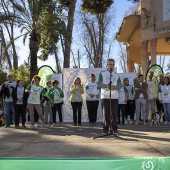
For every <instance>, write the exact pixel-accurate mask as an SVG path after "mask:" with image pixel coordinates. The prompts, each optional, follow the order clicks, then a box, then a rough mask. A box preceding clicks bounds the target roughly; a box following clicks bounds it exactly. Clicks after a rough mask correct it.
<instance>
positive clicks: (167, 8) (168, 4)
mask: <svg viewBox="0 0 170 170" xmlns="http://www.w3.org/2000/svg"><path fill="white" fill-rule="evenodd" d="M163 20H164V21H169V20H170V0H163Z"/></svg>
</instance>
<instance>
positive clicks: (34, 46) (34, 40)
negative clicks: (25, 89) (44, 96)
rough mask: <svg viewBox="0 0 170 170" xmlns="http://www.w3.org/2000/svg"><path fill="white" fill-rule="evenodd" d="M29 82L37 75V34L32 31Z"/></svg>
mask: <svg viewBox="0 0 170 170" xmlns="http://www.w3.org/2000/svg"><path fill="white" fill-rule="evenodd" d="M29 48H30V81H31V80H32V78H33V77H34V76H35V75H36V74H37V73H38V66H37V53H38V48H39V43H38V38H37V33H36V31H35V30H33V31H32V33H31V37H30V42H29Z"/></svg>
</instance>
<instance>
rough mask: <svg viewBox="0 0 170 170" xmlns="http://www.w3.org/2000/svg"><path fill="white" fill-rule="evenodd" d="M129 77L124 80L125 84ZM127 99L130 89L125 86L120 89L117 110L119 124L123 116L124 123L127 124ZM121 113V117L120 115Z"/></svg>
mask: <svg viewBox="0 0 170 170" xmlns="http://www.w3.org/2000/svg"><path fill="white" fill-rule="evenodd" d="M126 79H127V78H125V79H124V80H123V83H124V85H125V81H126ZM127 99H128V89H127V88H126V86H123V87H122V88H121V89H119V107H118V112H117V119H118V124H121V121H120V118H122V125H124V124H125V108H126V105H127ZM120 113H121V117H120Z"/></svg>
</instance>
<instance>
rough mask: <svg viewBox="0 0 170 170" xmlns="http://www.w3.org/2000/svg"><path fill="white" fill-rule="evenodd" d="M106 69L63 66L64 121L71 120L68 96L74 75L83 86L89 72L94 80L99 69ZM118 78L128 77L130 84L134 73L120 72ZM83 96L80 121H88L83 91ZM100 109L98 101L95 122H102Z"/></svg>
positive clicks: (100, 69)
mask: <svg viewBox="0 0 170 170" xmlns="http://www.w3.org/2000/svg"><path fill="white" fill-rule="evenodd" d="M103 70H106V68H65V69H64V70H63V92H64V105H63V120H64V122H73V111H72V107H71V103H70V102H69V98H70V96H71V93H70V86H71V85H72V83H73V81H74V79H75V78H76V77H80V79H81V83H82V84H83V86H84V87H85V85H86V84H87V83H88V79H89V76H90V74H94V75H95V76H96V81H98V76H99V74H100V72H101V71H103ZM119 75H120V78H121V80H123V79H124V78H129V81H130V84H132V82H133V79H134V78H135V77H136V74H135V73H120V74H119ZM82 96H83V106H82V122H89V120H88V113H87V107H86V101H85V99H86V98H85V96H86V95H85V93H84V94H83V95H82ZM102 120H103V117H102V111H101V103H100V102H99V107H98V114H97V122H102Z"/></svg>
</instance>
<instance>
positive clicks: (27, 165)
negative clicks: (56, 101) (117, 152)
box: [0, 157, 170, 170]
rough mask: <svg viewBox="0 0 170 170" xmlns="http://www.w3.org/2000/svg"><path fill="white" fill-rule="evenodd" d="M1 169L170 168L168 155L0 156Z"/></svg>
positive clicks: (155, 169) (156, 169)
mask: <svg viewBox="0 0 170 170" xmlns="http://www.w3.org/2000/svg"><path fill="white" fill-rule="evenodd" d="M0 169H2V170H170V157H156V158H155V157H145V158H102V159H100V158H89V159H88V158H80V159H78V158H77V159H76V158H75V159H67V158H66V159H64V158H61V159H45V158H44V159H43V158H0Z"/></svg>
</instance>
